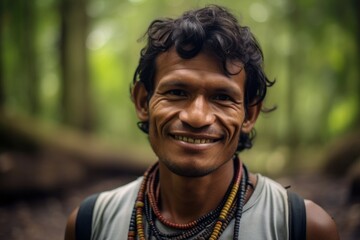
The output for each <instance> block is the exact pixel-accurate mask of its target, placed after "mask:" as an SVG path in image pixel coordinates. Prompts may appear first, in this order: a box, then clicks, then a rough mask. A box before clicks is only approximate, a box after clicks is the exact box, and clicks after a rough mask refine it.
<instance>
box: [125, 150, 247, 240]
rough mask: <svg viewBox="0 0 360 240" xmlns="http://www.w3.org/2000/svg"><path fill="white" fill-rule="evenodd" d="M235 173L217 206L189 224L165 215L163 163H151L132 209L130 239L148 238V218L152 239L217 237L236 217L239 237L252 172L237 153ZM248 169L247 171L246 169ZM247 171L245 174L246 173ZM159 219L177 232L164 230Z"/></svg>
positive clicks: (236, 234)
mask: <svg viewBox="0 0 360 240" xmlns="http://www.w3.org/2000/svg"><path fill="white" fill-rule="evenodd" d="M233 160H234V168H235V174H234V177H233V180H232V182H231V184H230V186H229V188H228V190H227V192H226V194H225V196H224V198H223V199H222V201H221V203H220V204H219V205H218V206H217V208H216V209H214V210H213V211H211V212H209V213H208V214H206V215H204V216H202V217H200V218H198V219H196V220H194V221H192V222H190V223H186V224H177V223H172V222H170V221H168V220H167V219H165V218H164V217H163V216H162V215H161V213H160V210H159V209H158V202H159V197H158V195H159V194H158V192H159V177H158V175H159V167H158V163H156V164H154V165H153V166H151V167H150V168H149V169H148V170H147V171H146V172H145V174H144V177H143V181H142V183H141V185H140V189H139V192H138V195H137V199H136V201H135V205H134V209H133V212H132V216H131V220H130V226H129V232H128V240H135V239H136V238H137V237H138V239H140V240H145V239H146V238H145V228H144V222H143V220H144V218H143V216H144V215H145V220H146V222H147V224H148V229H147V233H146V235H147V236H148V239H151V237H155V238H156V239H173V240H182V239H189V238H192V239H210V240H216V239H218V238H219V237H220V235H221V233H222V232H223V231H224V230H225V229H226V227H227V226H228V224H229V223H230V221H231V220H232V219H234V218H235V225H234V235H233V239H238V237H239V227H240V219H241V216H242V209H243V206H244V203H245V196H246V191H247V186H248V185H249V176H248V172H247V169H246V167H245V166H244V165H243V164H242V163H241V161H240V160H239V159H238V158H237V157H236V156H235V157H234V159H233ZM243 170H244V171H243ZM243 173H244V174H243ZM156 220H158V221H159V222H161V223H162V224H163V225H165V226H167V227H169V228H171V229H174V231H175V232H174V233H162V232H161V231H160V230H159V229H158V227H157V226H156V223H155V222H156Z"/></svg>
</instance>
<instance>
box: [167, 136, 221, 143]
mask: <svg viewBox="0 0 360 240" xmlns="http://www.w3.org/2000/svg"><path fill="white" fill-rule="evenodd" d="M172 137H173V138H174V139H175V140H178V141H182V142H186V143H192V144H205V143H213V142H216V141H217V140H216V139H208V138H192V137H185V136H179V135H173V136H172Z"/></svg>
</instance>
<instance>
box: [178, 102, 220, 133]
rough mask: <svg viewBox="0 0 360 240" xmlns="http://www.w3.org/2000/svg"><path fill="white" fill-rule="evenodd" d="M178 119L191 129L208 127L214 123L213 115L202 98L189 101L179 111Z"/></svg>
mask: <svg viewBox="0 0 360 240" xmlns="http://www.w3.org/2000/svg"><path fill="white" fill-rule="evenodd" d="M179 118H180V120H181V121H182V122H184V123H186V124H188V125H190V126H191V127H193V128H202V127H205V126H209V125H211V124H212V123H214V121H215V115H214V114H213V112H212V109H211V106H209V103H208V101H207V100H206V98H205V97H204V96H198V97H196V98H195V99H193V100H192V101H190V102H189V103H188V105H187V106H186V107H185V108H184V109H183V110H181V112H180V114H179Z"/></svg>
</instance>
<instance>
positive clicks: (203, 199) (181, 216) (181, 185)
mask: <svg viewBox="0 0 360 240" xmlns="http://www.w3.org/2000/svg"><path fill="white" fill-rule="evenodd" d="M159 171H160V201H159V205H160V206H159V209H160V211H161V214H162V215H163V216H164V218H165V219H167V220H169V221H171V222H173V223H178V224H185V223H188V222H191V221H194V220H196V219H198V218H200V217H201V216H203V215H205V214H207V213H209V212H210V211H212V210H214V209H215V208H216V207H217V206H218V205H219V204H220V202H221V200H222V199H223V197H224V195H225V194H226V191H227V189H228V187H229V186H230V184H231V181H232V179H233V176H234V164H233V161H232V160H231V161H228V162H227V163H225V164H224V165H223V166H221V167H220V168H219V169H217V170H216V171H214V172H213V173H211V174H209V175H207V176H204V177H183V176H179V175H176V174H174V173H172V172H170V171H169V170H168V169H167V168H166V167H165V166H164V165H162V164H161V163H160V164H159Z"/></svg>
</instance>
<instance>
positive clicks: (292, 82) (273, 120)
mask: <svg viewBox="0 0 360 240" xmlns="http://www.w3.org/2000/svg"><path fill="white" fill-rule="evenodd" d="M210 3H216V4H220V5H223V6H226V7H228V8H229V9H231V10H232V12H233V13H234V14H235V15H236V16H238V17H239V19H240V23H241V24H243V25H246V26H249V27H250V28H251V29H252V32H253V33H254V34H255V36H256V37H257V39H258V41H259V42H260V45H261V46H262V48H263V52H264V56H265V70H266V72H267V74H268V76H269V78H270V79H276V84H275V85H274V87H272V88H271V89H270V90H269V92H268V97H267V99H266V102H265V105H266V106H268V107H272V106H277V109H276V111H274V112H271V113H268V114H262V115H261V116H260V119H259V121H258V123H257V125H256V130H257V133H258V134H257V138H256V141H255V146H254V147H253V149H252V150H250V151H246V152H245V153H244V154H243V156H242V157H243V159H244V161H245V162H246V164H247V165H248V166H249V168H250V169H252V170H253V171H257V172H261V173H263V174H265V175H270V176H273V177H277V178H281V177H284V176H289V175H290V174H301V173H305V172H306V173H309V172H310V173H316V174H321V175H323V174H324V175H326V176H330V177H331V178H336V179H340V181H343V182H342V183H345V184H347V185H345V187H346V189H348V190H346V194H349V191H350V192H351V191H353V190H352V187H353V185H352V184H353V182H356V181H359V180H356V179H358V178H360V177H359V176H360V164H359V160H360V158H359V156H360V143H359V141H360V108H359V103H360V81H359V78H360V72H359V71H360V70H359V69H360V68H359V64H360V47H359V42H360V26H359V25H360V14H359V12H360V3H359V2H358V1H356V0H347V1H336V0H317V1H314V0H291V1H290V0H271V1H270V0H256V1H254V0H241V1H232V0H223V1H200V0H197V1H195V0H194V1H190V0H177V1H175V0H152V1H150V0H128V1H126V0H118V1H115V0H106V1H105V0H77V1H71V0H27V1H22V0H3V1H1V3H0V6H1V9H0V39H1V42H0V180H1V182H0V193H1V194H2V195H1V198H2V200H4V202H6V204H9V203H12V202H13V201H15V200H16V201H18V200H19V199H23V198H26V197H29V196H33V195H34V194H36V193H39V194H40V195H41V194H42V193H44V192H53V193H54V192H59V191H66V190H67V189H70V188H72V189H74V188H75V189H76V188H77V187H79V183H82V184H84V183H85V182H89V181H90V179H92V180H93V178H94V177H93V176H94V175H96V176H98V175H101V176H104V175H105V176H114V175H117V174H118V173H121V174H123V175H131V176H135V175H139V174H141V172H142V171H143V169H145V168H146V167H147V166H148V165H150V164H151V163H152V162H154V161H155V160H156V158H155V156H154V155H153V154H152V152H151V149H150V147H149V144H148V141H147V138H146V136H145V135H144V134H143V133H142V132H140V131H139V130H138V129H137V126H136V122H137V118H136V115H135V111H134V107H133V105H132V102H131V100H130V95H129V87H130V82H131V81H132V78H133V73H134V70H135V67H136V66H137V62H138V59H139V52H140V49H141V48H142V47H143V46H144V44H145V42H144V41H141V40H140V41H139V39H141V37H142V35H143V34H144V32H145V31H146V28H147V26H148V25H149V23H150V22H151V21H152V20H153V19H155V18H158V17H176V16H178V15H179V14H181V13H182V12H183V11H184V10H187V9H189V8H194V7H202V6H204V5H206V4H210ZM109 171H110V172H111V173H109ZM96 179H98V178H96ZM329 181H330V180H329ZM358 184H359V183H358ZM81 186H83V185H81ZM317 190H318V191H321V190H322V189H317ZM354 191H355V190H354ZM357 191H359V190H358V188H357ZM353 194H354V196H355V195H356V191H355V193H353ZM357 194H358V192H357ZM356 196H358V195H356ZM74 201H75V200H74ZM358 209H359V208H358ZM66 211H68V210H66ZM0 212H1V211H0ZM9 214H10V213H9ZM9 229H10V230H9V232H7V234H11V236H15V235H16V234H15V233H14V231H15V230H14V227H13V226H12V225H11V226H9ZM18 231H20V230H19V229H18ZM15 232H16V231H15ZM20 232H21V231H20ZM14 234H15V235H14ZM20 235H21V234H20ZM20 235H19V236H20ZM0 236H1V231H0ZM13 239H16V238H15V237H13ZM27 239H29V238H27ZM34 239H37V238H34ZM39 239H40V238H39Z"/></svg>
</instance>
